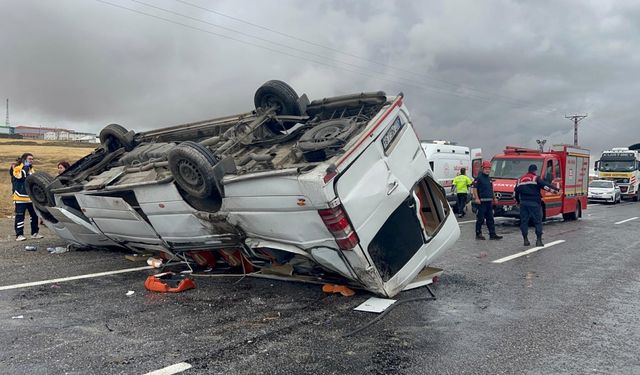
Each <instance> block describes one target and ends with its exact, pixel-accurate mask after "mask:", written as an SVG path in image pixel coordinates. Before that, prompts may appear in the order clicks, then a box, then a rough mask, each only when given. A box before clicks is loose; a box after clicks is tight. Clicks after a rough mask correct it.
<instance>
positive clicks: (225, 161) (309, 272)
mask: <svg viewBox="0 0 640 375" xmlns="http://www.w3.org/2000/svg"><path fill="white" fill-rule="evenodd" d="M254 101H255V104H256V110H255V111H252V112H248V113H244V114H240V115H234V116H229V117H224V118H220V119H214V120H209V121H203V122H198V123H192V124H186V125H182V126H174V127H170V128H164V129H160V130H154V131H149V132H143V133H133V132H132V131H127V130H126V129H124V128H122V127H120V126H119V125H109V126H107V127H106V128H105V129H104V130H103V132H102V133H101V137H100V138H101V141H102V146H101V147H100V148H98V149H96V151H94V153H93V154H91V155H89V156H87V157H85V158H84V159H82V160H80V161H79V162H78V163H76V164H74V165H73V166H71V168H69V170H67V171H66V172H65V173H64V174H63V175H62V176H59V177H57V178H56V179H51V178H50V177H48V176H44V175H42V174H34V175H33V176H36V177H31V178H30V179H29V180H28V181H27V187H28V189H29V191H30V192H34V191H44V194H32V199H33V200H34V202H35V204H36V207H37V208H38V210H39V211H40V212H43V214H44V217H45V223H47V225H49V226H50V227H51V228H52V229H54V230H55V225H54V223H51V222H50V221H48V220H47V218H51V213H52V212H54V211H55V210H56V209H59V208H62V209H64V207H65V206H64V201H66V202H67V204H71V205H77V207H78V208H79V210H74V211H73V212H75V213H76V214H77V215H78V216H79V219H81V220H84V221H86V222H89V223H91V225H92V226H94V227H95V228H97V230H98V231H99V233H101V234H102V235H104V236H105V237H106V238H108V239H109V240H110V241H112V242H114V243H117V244H119V245H120V246H122V247H126V248H129V249H132V250H138V251H149V250H155V251H158V252H163V253H165V254H167V255H168V256H173V257H179V258H181V259H187V258H189V257H191V258H193V259H196V258H201V256H200V255H201V254H202V253H203V252H207V253H208V254H209V255H208V257H209V259H215V261H211V262H210V266H212V267H214V266H218V265H219V264H220V263H222V262H226V263H227V264H228V265H229V266H232V267H233V266H235V267H241V268H242V272H245V273H250V274H253V275H259V274H264V273H265V272H276V273H278V274H279V275H281V276H282V275H283V274H284V276H286V278H288V279H292V280H306V281H310V280H311V281H335V282H345V283H347V284H349V285H352V286H354V287H361V288H365V289H367V290H369V291H372V292H374V293H376V294H379V295H382V296H387V297H391V296H393V295H395V294H397V293H398V292H400V291H401V290H402V289H403V288H404V287H405V286H406V285H407V284H408V283H410V282H411V281H412V280H413V279H414V278H415V277H416V275H417V274H418V273H419V272H420V271H421V270H423V269H424V268H425V267H426V266H427V265H428V264H430V263H431V262H432V261H433V260H434V259H435V258H436V257H437V256H438V255H440V254H441V253H442V252H443V251H445V250H446V249H448V248H449V247H451V246H452V245H453V243H454V242H455V241H456V240H457V238H458V236H459V228H458V225H457V222H456V220H455V217H454V215H452V214H451V212H450V207H449V205H448V204H447V201H446V197H445V193H444V190H443V189H442V188H441V187H440V186H439V185H438V184H437V182H436V181H435V179H434V178H433V173H432V172H431V170H430V169H429V164H428V162H427V159H426V156H425V153H424V152H423V151H422V147H421V145H420V142H419V140H418V138H417V137H416V134H415V132H414V131H413V129H412V126H413V125H412V123H411V119H410V117H409V113H408V110H407V108H406V106H405V105H404V102H403V96H402V94H400V95H398V96H387V95H386V94H384V93H383V92H373V93H361V94H354V95H346V96H340V97H333V98H326V99H321V100H316V101H313V102H309V101H308V100H307V99H306V95H303V96H302V97H298V95H297V94H296V93H295V91H294V90H293V89H292V88H291V87H289V86H288V85H286V84H285V83H284V82H281V81H269V82H267V83H265V84H264V85H263V86H262V87H261V88H260V89H258V91H257V92H256V95H255V100H254ZM58 224H59V223H58Z"/></svg>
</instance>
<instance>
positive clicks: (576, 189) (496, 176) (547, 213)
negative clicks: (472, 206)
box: [490, 145, 589, 220]
mask: <svg viewBox="0 0 640 375" xmlns="http://www.w3.org/2000/svg"><path fill="white" fill-rule="evenodd" d="M531 164H535V165H536V166H537V167H538V175H539V176H540V177H541V178H542V179H544V180H545V181H546V182H549V183H551V184H554V185H557V186H558V185H559V186H560V192H559V193H555V192H553V191H546V190H542V205H543V218H544V219H546V218H549V217H552V216H556V215H560V214H562V217H563V218H564V219H565V220H576V219H578V218H580V217H581V216H582V210H584V209H586V208H587V195H588V186H589V151H588V150H585V149H582V148H578V147H575V146H568V145H554V146H553V147H552V148H551V150H549V151H539V150H533V149H527V148H522V147H514V146H507V147H506V148H505V150H504V152H503V153H502V154H498V155H496V156H494V157H493V159H492V160H491V174H490V176H491V179H492V181H493V192H494V216H503V217H514V218H518V217H519V216H520V211H519V208H518V206H517V204H516V200H515V193H514V190H515V187H516V183H517V181H518V178H519V177H520V176H522V175H523V174H525V173H526V172H527V169H528V167H529V165H531Z"/></svg>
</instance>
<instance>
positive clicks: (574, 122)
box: [564, 114, 588, 146]
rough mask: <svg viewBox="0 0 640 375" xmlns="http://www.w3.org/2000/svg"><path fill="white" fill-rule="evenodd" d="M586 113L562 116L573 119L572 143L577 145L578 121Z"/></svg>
mask: <svg viewBox="0 0 640 375" xmlns="http://www.w3.org/2000/svg"><path fill="white" fill-rule="evenodd" d="M587 116H588V115H587V114H585V115H573V116H564V118H568V119H570V120H573V145H574V146H577V145H578V123H579V122H580V121H582V120H583V119H584V118H585V117H587Z"/></svg>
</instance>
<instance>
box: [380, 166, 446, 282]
mask: <svg viewBox="0 0 640 375" xmlns="http://www.w3.org/2000/svg"><path fill="white" fill-rule="evenodd" d="M449 211H450V208H449V204H448V203H447V200H446V197H445V194H444V191H443V190H442V188H441V187H440V185H438V184H437V183H436V182H435V180H433V179H432V178H430V177H426V178H424V179H422V180H420V181H419V182H418V184H417V185H416V187H415V188H414V189H413V192H412V194H411V195H410V196H408V197H407V198H406V199H405V200H404V201H403V202H402V203H401V204H400V206H398V208H396V210H395V211H394V212H393V214H391V216H389V218H388V219H387V221H386V222H385V223H384V225H383V226H382V228H380V230H379V231H378V233H377V234H376V236H375V237H374V238H373V240H372V241H371V243H370V244H369V247H368V250H369V255H370V256H371V258H372V260H373V263H374V264H375V265H376V268H377V269H378V272H379V273H380V276H381V278H382V280H383V281H384V282H387V281H389V279H391V278H392V277H393V276H394V275H395V274H396V273H398V271H400V270H401V269H402V267H404V265H405V264H407V262H409V261H410V260H411V258H413V256H414V255H415V254H416V252H418V250H420V248H421V247H422V246H423V245H424V244H425V243H427V242H429V240H430V239H431V238H432V237H433V236H434V235H435V234H436V233H437V231H438V230H439V229H440V227H441V224H442V223H443V222H444V220H445V218H446V217H447V215H449Z"/></svg>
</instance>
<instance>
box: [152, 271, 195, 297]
mask: <svg viewBox="0 0 640 375" xmlns="http://www.w3.org/2000/svg"><path fill="white" fill-rule="evenodd" d="M144 287H145V288H147V290H149V291H152V292H158V293H179V292H184V291H185V290H188V289H194V288H195V287H196V283H195V282H193V279H191V278H189V277H187V276H185V275H176V274H175V273H173V272H166V273H164V274H161V275H160V276H158V275H151V276H149V277H147V279H146V280H145V281H144Z"/></svg>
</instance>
